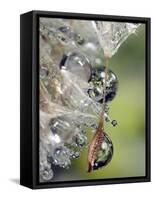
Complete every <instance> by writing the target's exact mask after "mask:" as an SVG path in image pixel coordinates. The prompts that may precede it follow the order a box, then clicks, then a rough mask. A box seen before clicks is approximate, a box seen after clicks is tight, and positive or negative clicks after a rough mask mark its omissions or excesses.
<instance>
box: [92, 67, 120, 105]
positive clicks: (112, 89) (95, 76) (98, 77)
mask: <svg viewBox="0 0 154 200" xmlns="http://www.w3.org/2000/svg"><path fill="white" fill-rule="evenodd" d="M89 85H90V87H89V89H88V94H89V96H90V97H91V98H92V99H93V100H95V101H97V102H100V103H102V102H103V97H104V94H103V92H104V85H105V67H97V68H94V69H93V71H92V76H91V79H90V81H89ZM117 90H118V79H117V77H116V75H115V74H114V73H113V72H112V71H111V70H110V69H107V80H106V91H105V92H106V95H105V102H108V101H112V100H113V98H114V97H115V96H116V94H117Z"/></svg>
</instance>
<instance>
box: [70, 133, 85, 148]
mask: <svg viewBox="0 0 154 200" xmlns="http://www.w3.org/2000/svg"><path fill="white" fill-rule="evenodd" d="M73 140H74V142H75V144H76V145H77V146H78V147H80V148H82V147H84V146H86V145H87V137H86V136H85V135H84V134H76V135H75V136H74V138H73Z"/></svg>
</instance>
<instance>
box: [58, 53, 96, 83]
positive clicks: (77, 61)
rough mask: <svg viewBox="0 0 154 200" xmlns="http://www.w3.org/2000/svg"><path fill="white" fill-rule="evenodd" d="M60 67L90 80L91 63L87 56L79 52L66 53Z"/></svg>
mask: <svg viewBox="0 0 154 200" xmlns="http://www.w3.org/2000/svg"><path fill="white" fill-rule="evenodd" d="M60 68H61V69H65V70H68V71H69V72H71V73H73V74H74V75H76V76H78V77H79V78H80V79H82V80H85V81H88V80H89V79H90V77H91V68H92V67H91V64H90V61H89V60H88V58H87V57H86V56H84V55H83V54H81V53H79V52H73V53H69V54H68V55H64V57H63V59H62V60H61V62H60Z"/></svg>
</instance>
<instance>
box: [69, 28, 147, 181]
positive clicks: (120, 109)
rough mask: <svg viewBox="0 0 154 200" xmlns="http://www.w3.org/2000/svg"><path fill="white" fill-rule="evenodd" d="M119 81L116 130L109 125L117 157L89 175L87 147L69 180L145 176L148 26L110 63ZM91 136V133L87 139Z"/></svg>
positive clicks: (112, 106)
mask: <svg viewBox="0 0 154 200" xmlns="http://www.w3.org/2000/svg"><path fill="white" fill-rule="evenodd" d="M109 68H111V69H112V70H113V71H114V73H115V74H116V75H117V77H118V79H119V90H118V94H117V96H116V98H115V99H114V100H113V101H112V102H111V103H110V105H109V106H110V116H111V117H112V118H113V119H116V120H117V121H118V125H117V126H116V127H112V126H111V124H108V123H106V127H105V130H106V133H107V134H108V135H109V136H110V138H111V139H112V142H113V145H114V155H113V158H112V161H111V162H110V163H109V164H108V165H107V166H106V167H104V168H102V169H99V170H96V171H93V172H92V173H87V150H88V149H87V148H86V149H84V150H83V152H82V153H81V156H80V158H79V159H76V160H74V161H73V162H72V167H71V171H72V175H71V174H70V173H71V172H70V170H68V171H67V172H66V174H67V175H66V176H67V178H68V173H69V177H70V179H75V177H76V178H77V177H78V178H77V179H79V180H83V179H105V178H118V177H137V176H145V25H141V26H140V27H139V29H138V30H137V33H136V34H133V35H131V36H130V37H129V38H128V39H127V40H126V41H125V42H124V44H122V46H121V47H120V49H119V50H118V52H117V53H116V55H115V56H113V58H112V59H110V61H109ZM91 138H92V134H90V133H88V139H89V141H90V139H91Z"/></svg>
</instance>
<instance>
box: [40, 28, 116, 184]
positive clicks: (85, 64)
mask: <svg viewBox="0 0 154 200" xmlns="http://www.w3.org/2000/svg"><path fill="white" fill-rule="evenodd" d="M58 33H62V36H63V37H60V36H61V35H60V36H59V38H58V39H60V40H62V42H65V41H67V40H68V38H69V39H70V38H71V37H72V38H73V40H74V41H75V42H76V43H77V45H80V46H82V45H84V43H85V38H83V37H82V36H81V35H80V34H75V33H74V35H73V36H72V32H71V33H70V29H69V27H67V26H62V27H59V29H58ZM53 34H54V33H53ZM64 36H65V37H64ZM58 67H59V70H60V71H61V73H62V74H63V73H69V75H72V77H76V78H77V79H79V80H81V81H84V82H86V85H87V88H84V89H83V91H82V92H83V93H84V95H86V97H87V98H88V99H90V100H91V101H92V102H95V103H96V105H99V108H101V107H102V104H103V102H105V121H106V122H110V123H111V124H112V126H116V125H117V121H116V120H111V119H110V117H109V104H108V103H109V102H111V101H112V100H113V99H114V98H115V96H116V94H117V90H118V79H117V76H116V74H115V73H114V72H113V71H112V70H111V69H110V68H108V67H107V70H106V66H103V65H102V66H100V65H99V66H95V67H93V64H92V63H91V61H90V59H89V57H88V56H86V54H85V53H83V52H82V51H79V50H74V51H70V52H68V53H67V54H64V55H63V56H62V57H61V60H60V62H59V66H58ZM105 72H106V73H107V76H106V80H105ZM49 75H50V72H49V70H48V69H47V68H46V67H43V66H41V68H40V79H41V80H47V79H48V77H49ZM69 77H70V78H71V76H69ZM104 87H106V88H105V90H104ZM74 90H75V89H74ZM81 90H82V88H81ZM104 91H105V95H104ZM104 97H105V99H103V98H104ZM83 109H84V108H83ZM94 115H95V113H94ZM48 127H49V130H50V131H51V133H52V134H53V135H54V140H55V141H56V142H57V144H58V145H56V146H55V148H54V151H53V153H52V154H51V155H50V154H49V155H47V164H46V167H45V168H44V166H41V165H40V171H41V173H42V176H41V180H42V181H49V180H52V178H53V170H52V168H51V167H52V166H53V168H54V167H60V168H64V169H69V167H70V165H71V160H72V159H77V158H79V157H80V153H81V151H82V149H83V148H84V147H86V146H88V139H87V136H86V130H87V128H89V127H87V125H86V123H85V124H81V125H80V124H79V123H76V121H75V120H71V118H70V117H68V116H67V115H65V114H64V115H60V116H57V117H52V118H51V119H50V120H49V123H48ZM90 128H91V129H92V132H93V134H95V132H96V129H97V123H92V124H91V125H90ZM52 138H53V137H52ZM61 141H65V142H61ZM112 155H113V144H112V141H111V139H110V138H109V137H108V135H107V134H106V133H104V139H103V141H102V144H101V148H100V149H99V151H98V154H97V156H96V160H95V162H94V166H93V170H97V169H98V168H101V167H103V166H105V165H107V164H108V163H109V161H110V160H111V159H112Z"/></svg>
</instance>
